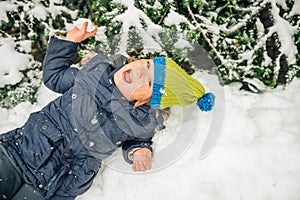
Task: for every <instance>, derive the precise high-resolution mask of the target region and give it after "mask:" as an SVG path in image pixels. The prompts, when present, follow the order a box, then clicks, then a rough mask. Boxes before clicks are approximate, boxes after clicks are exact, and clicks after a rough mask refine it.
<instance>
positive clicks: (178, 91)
mask: <svg viewBox="0 0 300 200" xmlns="http://www.w3.org/2000/svg"><path fill="white" fill-rule="evenodd" d="M162 92H163V94H162V97H161V102H160V107H161V108H166V107H170V106H172V105H180V106H186V105H189V104H191V103H193V102H195V101H197V100H198V99H199V98H201V97H202V96H203V95H204V94H205V89H204V87H203V86H202V85H201V84H200V83H199V82H198V81H197V80H196V79H194V78H192V77H191V76H189V75H188V74H187V73H186V72H185V71H184V70H183V69H182V68H181V67H179V66H178V65H177V63H175V62H174V61H173V60H171V59H170V58H166V77H165V84H164V90H163V91H162Z"/></svg>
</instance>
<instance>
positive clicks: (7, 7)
mask: <svg viewBox="0 0 300 200" xmlns="http://www.w3.org/2000/svg"><path fill="white" fill-rule="evenodd" d="M16 9H17V5H15V4H13V3H12V2H10V1H2V2H0V21H1V20H3V21H5V22H8V21H9V20H8V18H7V14H6V12H8V11H14V10H16Z"/></svg>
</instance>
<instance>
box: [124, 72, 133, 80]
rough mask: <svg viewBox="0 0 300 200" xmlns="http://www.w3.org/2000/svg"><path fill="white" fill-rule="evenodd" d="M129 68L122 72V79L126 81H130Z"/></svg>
mask: <svg viewBox="0 0 300 200" xmlns="http://www.w3.org/2000/svg"><path fill="white" fill-rule="evenodd" d="M130 72H131V70H128V71H126V72H125V73H124V79H125V81H126V82H127V83H131V76H130Z"/></svg>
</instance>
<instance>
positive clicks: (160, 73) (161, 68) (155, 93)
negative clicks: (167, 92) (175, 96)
mask: <svg viewBox="0 0 300 200" xmlns="http://www.w3.org/2000/svg"><path fill="white" fill-rule="evenodd" d="M153 63H154V78H153V89H152V95H151V98H150V107H152V108H157V109H159V108H160V101H161V97H162V92H161V91H162V90H163V89H164V85H165V78H166V58H165V57H154V58H153Z"/></svg>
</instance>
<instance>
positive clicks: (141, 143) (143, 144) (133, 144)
mask: <svg viewBox="0 0 300 200" xmlns="http://www.w3.org/2000/svg"><path fill="white" fill-rule="evenodd" d="M151 140H152V138H147V139H145V138H143V139H139V138H136V139H133V140H128V141H126V142H124V143H123V145H122V150H123V157H124V159H125V161H126V162H128V163H129V164H132V163H133V161H132V160H131V159H130V158H129V154H130V151H131V150H132V149H135V148H148V149H149V150H150V151H151V152H152V147H151V144H152V141H151Z"/></svg>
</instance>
